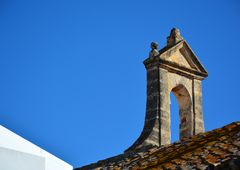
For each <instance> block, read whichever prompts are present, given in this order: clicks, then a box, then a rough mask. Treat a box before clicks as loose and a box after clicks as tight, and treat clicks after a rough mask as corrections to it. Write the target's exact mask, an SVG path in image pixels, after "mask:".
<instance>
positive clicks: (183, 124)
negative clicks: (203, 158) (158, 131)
mask: <svg viewBox="0 0 240 170" xmlns="http://www.w3.org/2000/svg"><path fill="white" fill-rule="evenodd" d="M171 92H172V93H173V94H174V96H175V97H176V99H177V102H178V107H179V117H180V129H179V133H180V134H179V137H180V139H182V138H183V137H189V136H191V134H192V126H193V125H192V119H193V114H192V100H191V96H190V94H189V92H188V90H187V89H186V87H184V86H183V85H181V84H180V85H177V86H176V87H174V88H173V89H172V90H171ZM169 95H170V94H169ZM170 114H172V112H171V110H170ZM170 124H171V120H170ZM171 136H172V132H171Z"/></svg>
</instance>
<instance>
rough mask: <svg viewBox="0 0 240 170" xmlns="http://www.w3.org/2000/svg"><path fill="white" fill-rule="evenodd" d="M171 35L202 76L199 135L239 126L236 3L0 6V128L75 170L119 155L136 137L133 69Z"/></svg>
mask: <svg viewBox="0 0 240 170" xmlns="http://www.w3.org/2000/svg"><path fill="white" fill-rule="evenodd" d="M172 27H178V28H180V30H181V33H182V36H183V37H184V38H185V39H186V40H187V42H188V43H189V44H190V46H191V47H192V49H193V51H194V52H195V53H196V54H197V56H198V57H199V59H200V61H201V62H202V63H203V65H204V66H205V68H206V69H207V70H208V72H209V77H208V78H207V79H205V80H204V82H203V111H204V119H205V127H206V130H211V129H214V128H217V127H221V126H224V125H226V124H228V123H231V122H233V121H237V120H240V103H239V101H240V100H239V96H240V92H239V88H240V75H239V74H240V70H239V68H240V54H239V49H240V43H239V40H240V31H239V30H240V3H239V1H237V0H229V1H223V0H219V1H209V0H205V1H190V0H189V1H181V2H179V1H159V0H151V1H147V0H145V1H143V0H133V1H128V0H121V1H111V0H108V1H107V0H105V1H104V0H101V1H97V0H95V1H90V0H89V1H80V0H78V1H77V0H68V1H67V0H66V1H63V0H47V1H43V0H35V1H32V0H29V1H27V0H25V1H17V0H0V81H1V82H0V124H1V125H3V126H5V127H6V128H8V129H10V130H12V131H14V132H15V133H17V134H19V135H21V136H23V137H24V138H26V139H28V140H30V141H31V142H33V143H35V144H37V145H39V146H40V147H42V148H43V149H45V150H47V151H49V152H51V153H53V154H54V155H56V156H58V157H60V158H61V159H63V160H65V161H67V162H68V163H70V164H72V165H73V166H74V167H78V166H81V165H85V164H87V163H91V162H95V161H97V160H99V159H104V158H107V157H110V156H114V155H116V154H119V153H121V152H122V151H124V150H125V149H126V148H128V147H129V146H130V145H131V144H132V143H133V142H134V141H135V140H136V139H137V137H138V136H139V134H140V133H141V131H142V128H143V122H144V116H145V105H146V103H145V102H146V72H145V68H144V65H143V64H142V61H143V60H144V59H145V58H146V57H147V55H148V52H149V50H150V48H149V44H150V43H151V41H157V42H158V43H159V46H160V48H161V47H163V46H164V45H165V43H166V37H167V36H168V35H169V31H170V29H171V28H172ZM174 101H175V100H174V99H173V102H172V103H173V105H175V106H173V110H174V111H176V112H177V104H176V102H174ZM173 115H175V116H173V117H172V120H173V121H172V122H173V136H177V133H178V131H177V129H176V127H178V125H177V122H178V120H177V119H178V117H177V113H173ZM175 139H176V138H175Z"/></svg>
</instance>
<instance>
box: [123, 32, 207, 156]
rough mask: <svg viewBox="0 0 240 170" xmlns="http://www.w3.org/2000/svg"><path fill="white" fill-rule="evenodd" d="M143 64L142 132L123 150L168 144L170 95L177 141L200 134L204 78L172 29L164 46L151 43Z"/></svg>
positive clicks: (202, 128)
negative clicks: (175, 103) (176, 112)
mask: <svg viewBox="0 0 240 170" xmlns="http://www.w3.org/2000/svg"><path fill="white" fill-rule="evenodd" d="M151 48H152V50H151V52H150V54H149V57H148V58H147V59H146V60H145V61H144V65H145V67H146V70H147V104H146V116H145V124H144V128H143V131H142V133H141V135H140V137H139V138H138V139H137V141H136V142H135V143H134V144H133V145H132V146H131V147H130V148H128V149H127V150H126V152H127V151H130V150H134V149H138V148H142V147H146V146H149V145H157V146H160V145H165V144H169V143H170V141H171V140H170V138H171V132H170V93H171V92H173V94H174V95H175V96H176V98H177V101H178V104H179V116H180V127H179V128H180V138H181V139H182V138H184V137H189V136H192V135H196V134H198V133H200V132H204V122H203V113H202V80H203V79H204V78H205V77H207V76H208V73H207V71H206V70H205V69H204V67H203V66H202V64H201V63H200V61H199V60H198V58H197V56H196V55H195V54H194V53H193V51H192V49H191V48H190V47H189V45H188V43H187V42H186V41H185V40H184V39H183V38H182V37H181V35H180V31H179V30H178V29H176V28H173V29H172V30H171V33H170V36H169V37H168V38H167V45H166V46H165V47H164V48H162V49H161V50H159V51H158V50H157V48H158V44H157V43H152V44H151Z"/></svg>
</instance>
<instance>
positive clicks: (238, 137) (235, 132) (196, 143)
mask: <svg viewBox="0 0 240 170" xmlns="http://www.w3.org/2000/svg"><path fill="white" fill-rule="evenodd" d="M230 166H231V167H238V168H239V169H240V122H234V123H232V124H229V125H227V126H224V127H223V128H219V129H215V130H213V131H209V132H206V133H201V134H198V135H196V136H192V137H190V138H184V139H183V140H181V141H180V142H175V143H173V144H170V145H164V146H160V147H156V146H153V147H150V148H140V149H139V150H136V151H131V152H126V153H124V154H121V155H118V156H115V157H112V158H108V159H105V160H101V161H98V162H97V163H94V164H90V165H87V166H84V167H81V168H77V169H76V170H88V169H99V170H100V169H103V170H105V169H106V170H117V169H132V170H137V169H138V170H141V169H156V170H173V169H174V170H188V169H211V168H215V169H216V170H220V169H221V168H222V169H223V168H226V167H230Z"/></svg>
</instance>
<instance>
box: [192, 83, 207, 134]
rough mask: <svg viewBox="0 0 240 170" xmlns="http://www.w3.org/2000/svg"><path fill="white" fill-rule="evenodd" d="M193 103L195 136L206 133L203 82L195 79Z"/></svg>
mask: <svg viewBox="0 0 240 170" xmlns="http://www.w3.org/2000/svg"><path fill="white" fill-rule="evenodd" d="M193 101H194V106H193V110H194V127H195V128H194V135H196V134H198V133H201V132H204V131H205V128H204V121H203V112H202V81H200V80H197V79H193Z"/></svg>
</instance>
